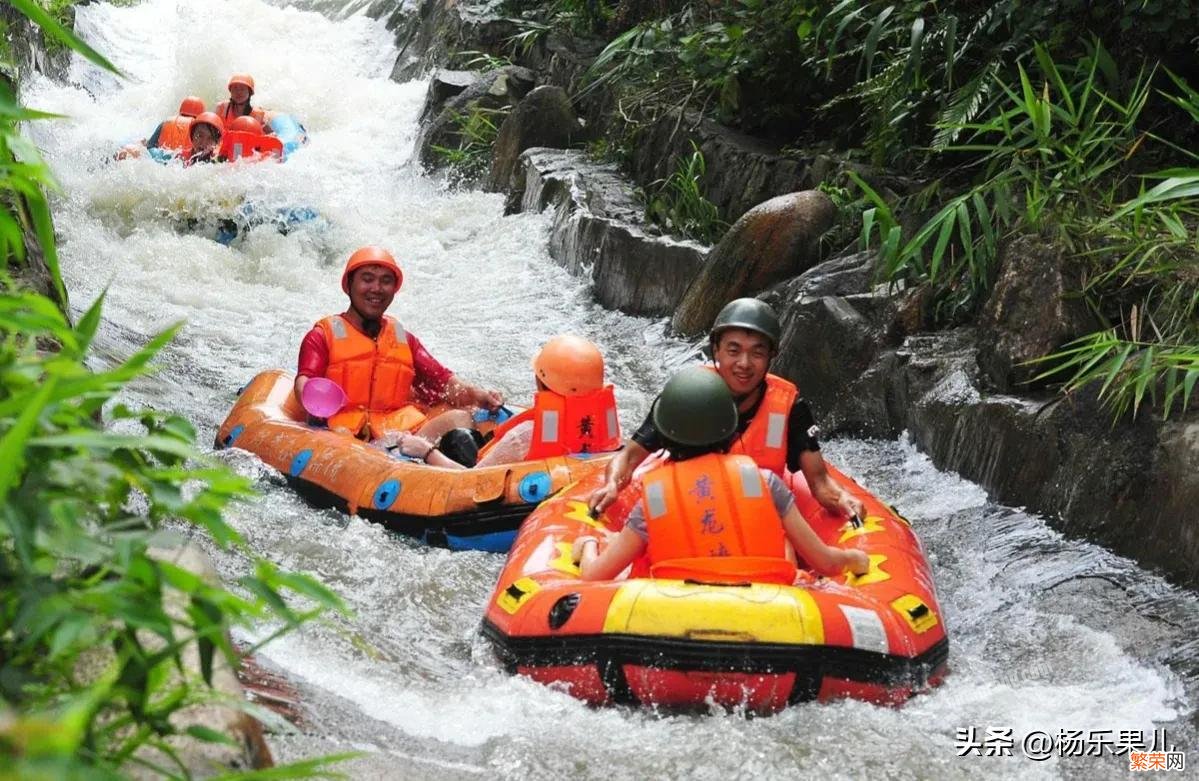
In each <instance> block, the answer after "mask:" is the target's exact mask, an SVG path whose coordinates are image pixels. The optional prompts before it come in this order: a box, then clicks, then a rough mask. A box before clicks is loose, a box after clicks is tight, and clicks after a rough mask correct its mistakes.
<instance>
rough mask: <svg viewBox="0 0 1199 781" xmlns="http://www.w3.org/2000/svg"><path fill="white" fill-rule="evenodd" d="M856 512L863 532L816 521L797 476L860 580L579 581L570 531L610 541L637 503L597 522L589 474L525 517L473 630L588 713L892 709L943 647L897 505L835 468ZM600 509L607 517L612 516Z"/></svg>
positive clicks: (936, 678) (803, 504)
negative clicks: (832, 703)
mask: <svg viewBox="0 0 1199 781" xmlns="http://www.w3.org/2000/svg"><path fill="white" fill-rule="evenodd" d="M829 471H830V473H831V474H832V475H833V476H834V479H836V480H838V481H839V482H840V483H841V484H842V485H844V486H845V487H846V488H847V489H848V490H850V491H852V492H853V493H854V494H855V495H857V496H858V497H860V498H861V499H862V501H863V502H864V503H865V505H866V508H867V513H866V518H865V520H864V522H863V523H862V525H861V526H859V527H855V526H854V525H852V524H850V523H849V522H846V521H844V520H842V519H839V518H836V517H834V516H832V515H831V514H829V513H827V512H826V511H824V510H823V508H821V507H820V505H819V504H818V503H817V502H816V501H815V500H814V499H813V498H812V497H811V494H810V493H808V492H807V488H806V484H804V483H803V480H802V478H798V479H796V480H795V483H798V486H797V502H798V504H799V508H800V510H801V512H802V513H803V514H804V517H806V518H807V519H808V521H809V522H810V523H811V524H812V527H813V528H814V529H815V530H816V532H817V534H819V535H820V536H821V537H822V538H823V539H824V540H826V541H828V542H833V543H837V544H840V545H844V546H853V547H857V548H859V549H861V550H862V551H865V552H866V553H867V554H868V555H869V557H870V571H869V572H868V573H867V574H865V575H862V576H853V575H848V574H847V575H843V576H839V577H836V578H819V577H816V576H811V575H808V574H807V573H806V572H803V571H801V573H800V578H799V579H797V581H796V583H795V584H794V585H789V586H783V585H771V584H763V583H735V584H714V583H703V582H696V581H692V580H667V579H654V578H650V577H648V569H647V568H646V567H644V566H642V564H641V563H635V564H634V565H633V566H632V567H631V568H630V573H626V574H625V575H622V578H620V579H617V580H611V581H594V582H586V581H581V580H579V578H578V568H577V567H576V566H575V565H574V564H573V563H572V562H571V546H572V544H573V542H574V540H575V538H577V537H579V536H581V535H584V534H591V535H594V534H595V533H596V531H597V529H598V530H600V531H611V532H615V531H618V530H619V529H620V527H621V526H622V525H623V524H622V522H621V520H619V517H620V516H623V515H625V514H627V509H628V507H630V506H631V505H632V502H633V501H635V497H630V496H627V494H629V493H630V492H626V495H625V496H622V498H621V501H620V502H618V504H620V505H623V507H624V509H623V511H622V510H620V509H616V505H614V506H613V508H610V509H609V512H608V513H607V514H606V515H605V516H602V517H601V518H600V519H599V520H593V519H592V518H591V517H590V515H589V514H588V509H587V504H586V498H587V496H588V495H589V494H590V493H591V491H593V490H594V489H595V488H597V487H598V486H599V485H601V483H602V479H603V478H602V476H600V475H598V474H597V475H591V476H589V477H587V478H584V479H583V480H581V481H580V482H578V483H576V484H574V485H572V486H570V487H568V488H566V489H565V490H563V491H562V492H561V493H560V494H558V495H557V496H554V497H553V498H551V499H549V500H548V501H546V502H545V503H544V504H542V505H541V506H540V507H538V508H537V510H536V511H535V512H534V513H533V514H532V515H531V516H529V518H528V520H527V521H525V524H524V526H523V527H522V528H521V530H520V533H519V534H518V536H517V539H516V542H515V544H514V545H513V547H512V550H511V552H510V554H509V556H508V563H507V565H506V566H505V567H504V570H503V572H502V573H501V575H500V579H499V582H498V584H497V586H496V589H495V593H494V594H493V595H492V598H491V601H490V602H489V604H488V606H487V613H486V616H485V617H484V619H483V626H482V633H483V635H484V636H485V637H486V638H487V639H488V640H490V642H491V644H492V646H493V647H494V649H495V652H496V655H497V656H498V658H499V659H500V661H501V662H502V663H503V664H504V665H505V667H506V668H507V669H509V670H510V671H512V672H516V673H520V674H522V675H526V676H528V677H530V678H532V679H534V680H537V681H540V682H543V683H556V684H559V685H563V686H565V687H566V689H567V690H568V691H569V692H570V693H571V694H573V695H574V696H576V697H579V698H581V699H583V700H587V701H589V702H592V703H595V704H606V703H642V704H654V705H661V706H666V707H680V708H688V707H705V706H707V704H708V703H711V702H716V703H719V704H721V705H724V706H728V707H745V708H746V709H748V710H751V711H756V712H772V711H776V710H778V709H780V708H782V707H784V706H786V705H787V704H789V703H794V702H800V701H806V700H813V699H818V700H828V699H834V698H840V697H854V698H858V699H863V700H868V701H873V702H880V703H899V702H902V701H904V700H906V699H907V698H908V697H910V696H911V695H912V694H914V693H915V692H917V691H919V690H920V689H922V688H925V687H928V686H932V685H936V684H938V683H940V680H941V678H942V676H943V675H944V674H945V672H946V669H947V658H948V653H949V643H948V639H947V638H946V635H945V626H944V623H943V621H942V619H941V614H940V609H939V607H938V606H937V601H936V595H935V593H934V589H933V579H932V575H931V573H930V571H929V567H928V563H927V562H926V560H925V557H924V553H923V550H922V548H921V546H920V542H919V540H917V539H916V536H915V534H913V532H912V530H911V528H910V527H909V526H908V523H907V522H906V521H905V520H904V519H903V518H902V517H900V516H899V515H898V514H897V513H896V512H894V511H892V510H891V509H889V508H888V507H887V506H885V505H884V504H883V503H882V502H880V501H879V500H878V499H876V498H875V497H873V496H871V495H870V494H869V493H867V492H866V491H865V489H863V488H862V487H861V486H859V485H858V484H857V483H855V482H853V481H852V480H851V479H850V478H848V477H846V476H845V475H844V474H842V473H840V472H838V471H837V470H835V469H833V468H832V467H830V468H829ZM611 516H617V518H616V519H613V518H612V517H611Z"/></svg>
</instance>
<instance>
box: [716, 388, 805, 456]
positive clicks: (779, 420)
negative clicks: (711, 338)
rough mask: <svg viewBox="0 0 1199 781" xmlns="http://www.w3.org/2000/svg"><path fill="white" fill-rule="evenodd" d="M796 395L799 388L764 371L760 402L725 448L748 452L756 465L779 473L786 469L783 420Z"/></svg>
mask: <svg viewBox="0 0 1199 781" xmlns="http://www.w3.org/2000/svg"><path fill="white" fill-rule="evenodd" d="M709 368H711V367H709ZM712 371H716V370H715V369H712ZM798 397H799V388H797V387H796V386H795V384H794V383H791V382H788V381H787V380H784V379H783V378H782V377H778V376H775V375H773V374H767V375H766V389H765V391H763V398H762V403H761V404H759V405H758V411H757V412H755V413H754V416H753V419H752V420H750V422H749V425H748V426H747V427H746V429H745V431H743V432H742V433H741V435H740V436H738V437H737V438H736V439H734V440H733V444H732V445H731V446H730V447H729V452H730V453H734V454H740V455H746V456H749V457H750V458H752V459H753V460H754V461H757V462H758V466H760V467H762V468H763V469H769V470H770V471H771V472H774V473H775V474H776V475H778V476H779V477H783V475H784V473H786V471H787V421H788V419H790V417H791V408H792V407H793V406H795V399H796V398H798Z"/></svg>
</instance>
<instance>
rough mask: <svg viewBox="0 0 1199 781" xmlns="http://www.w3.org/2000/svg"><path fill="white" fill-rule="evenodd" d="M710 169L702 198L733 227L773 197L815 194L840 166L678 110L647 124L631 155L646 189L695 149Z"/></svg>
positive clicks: (635, 176) (634, 170)
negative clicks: (793, 153)
mask: <svg viewBox="0 0 1199 781" xmlns="http://www.w3.org/2000/svg"><path fill="white" fill-rule="evenodd" d="M693 144H694V145H695V147H698V148H699V151H700V152H702V153H703V156H704V162H705V164H706V166H707V174H706V176H705V177H704V196H705V197H706V198H707V199H708V200H709V201H711V202H712V203H713V204H715V205H716V207H717V208H718V209H719V210H720V213H721V215H722V216H723V217H724V219H726V220H728V221H730V222H731V221H734V220H736V219H738V218H740V217H741V215H743V214H745V213H746V212H747V211H749V210H750V209H752V208H753V207H754V206H756V205H757V204H760V203H762V202H763V201H766V200H768V199H770V198H773V197H775V196H779V195H784V194H786V193H792V192H796V191H800V190H809V189H812V188H814V187H815V186H816V185H818V184H819V183H820V182H822V181H824V180H825V179H827V178H829V177H831V176H832V175H833V173H834V172H835V170H836V165H837V164H836V163H835V162H834V161H833V160H832V159H831V158H827V157H824V156H820V155H814V156H802V157H796V156H791V155H783V154H780V152H779V149H778V148H777V147H775V146H773V145H771V144H769V143H767V142H765V141H762V140H761V139H757V138H753V137H752V136H747V135H745V134H744V133H739V132H737V131H735V130H732V129H730V128H727V127H724V126H722V125H719V124H717V123H716V122H713V121H711V120H709V119H703V118H701V117H700V116H699V115H698V114H696V113H693V112H687V113H686V114H680V112H679V111H678V110H674V111H669V112H665V113H664V114H663V115H662V116H661V117H659V118H658V119H656V120H654V121H653V122H651V123H650V124H649V126H648V127H647V129H646V130H645V131H644V132H642V133H641V134H640V135H639V136H638V138H637V144H636V145H635V147H634V149H633V160H632V165H631V168H632V175H633V179H634V180H635V181H636V182H637V183H638V184H640V185H641V186H643V187H645V186H648V185H649V184H650V183H651V182H654V181H657V180H660V179H665V178H667V177H668V176H670V175H671V174H672V173H674V171H675V170H676V169H677V168H678V162H679V160H681V159H685V158H687V157H690V155H691V154H692V151H693V148H694V147H693V146H692V145H693Z"/></svg>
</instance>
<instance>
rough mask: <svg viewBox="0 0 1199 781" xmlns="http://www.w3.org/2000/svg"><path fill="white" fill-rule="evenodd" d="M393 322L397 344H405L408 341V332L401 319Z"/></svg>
mask: <svg viewBox="0 0 1199 781" xmlns="http://www.w3.org/2000/svg"><path fill="white" fill-rule="evenodd" d="M393 322H394V323H395V334H396V344H404V343H405V342H407V341H408V332H407V331H405V330H404V326H403V325H402V324H401V323H400V321H399V320H395V321H393Z"/></svg>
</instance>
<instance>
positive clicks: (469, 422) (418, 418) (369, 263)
mask: <svg viewBox="0 0 1199 781" xmlns="http://www.w3.org/2000/svg"><path fill="white" fill-rule="evenodd" d="M403 279H404V275H403V273H402V272H401V271H400V267H399V266H398V265H397V264H396V261H395V258H394V257H392V255H391V253H390V252H388V251H387V250H385V249H383V248H382V247H362V248H361V249H358V250H357V251H355V252H354V253H353V254H352V255H350V258H349V260H348V261H347V262H346V266H345V270H344V271H343V272H342V275H341V289H342V291H343V292H345V293H346V295H348V296H349V298H350V306H349V308H348V309H347V310H346V311H345V312H342V313H341V314H339V315H331V316H329V317H325V318H323V319H321V320H320V321H319V322H317V324H316V325H314V326H313V327H312V330H310V331H309V332H308V333H307V334H306V335H305V336H304V340H303V342H302V343H301V345H300V357H299V368H298V371H297V373H296V383H295V393H296V397H297V398H299V397H300V396H301V395H302V393H303V390H304V385H305V384H306V383H307V382H308V379H309V378H310V377H327V378H329V379H331V380H333V381H334V382H336V383H337V384H338V385H340V386H341V388H342V390H344V391H345V393H346V396H347V397H348V401H347V403H346V406H345V407H344V408H343V409H342V410H341V411H340V412H338V413H337V414H335V415H333V416H332V417H330V418H329V419H328V425H329V428H331V429H333V430H337V431H344V432H347V433H349V434H352V435H354V436H359V437H364V438H369V439H371V440H373V441H382V442H391V443H392V445H393V446H394V447H398V448H399V449H400V450H401V452H402V453H403V454H404V455H407V456H410V457H414V458H421V459H423V460H425V461H426V462H427V463H431V464H435V465H438V466H449V465H450V462H449V459H448V458H445V456H444V455H443V454H441V453H439V452H437V450H436V446H435V444H434V443H436V441H437V440H438V439H439V438H440V437H441V435H442V434H444V433H446V432H447V431H449V430H451V429H454V428H472V427H473V425H474V423H473V416H472V415H471V414H470V413H469V412H467V411H466V410H465V409H454V410H450V411H448V412H444V413H442V414H440V415H437V416H436V417H434V418H431V419H430V418H428V417H427V416H426V415H425V412H424V409H425V408H426V407H427V406H428V405H432V404H437V403H440V402H447V403H449V404H450V405H453V406H455V407H485V408H487V409H497V408H499V407H500V406H501V405H502V404H503V403H504V399H503V397H502V396H501V395H500V394H499V393H498V392H496V391H490V390H484V389H482V388H479V387H476V386H474V385H470V384H468V383H465V382H463V381H461V380H460V379H458V377H457V376H456V375H454V373H453V372H451V371H450V370H449V369H447V368H445V367H444V366H442V365H441V364H440V363H438V361H437V360H436V359H435V358H434V357H433V356H432V355H430V354H429V352H428V350H426V349H425V347H424V345H422V344H421V341H420V340H419V339H417V338H416V336H414V335H413V334H410V333H408V332H407V331H405V330H404V327H403V326H402V325H401V324H400V323H399V321H398V320H395V319H394V318H391V317H388V316H387V315H385V314H384V312H386V311H387V308H388V307H389V306H390V305H391V302H392V299H394V298H395V295H396V293H397V292H398V291H399V290H400V287H401V285H402V284H403ZM412 432H415V433H412Z"/></svg>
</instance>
